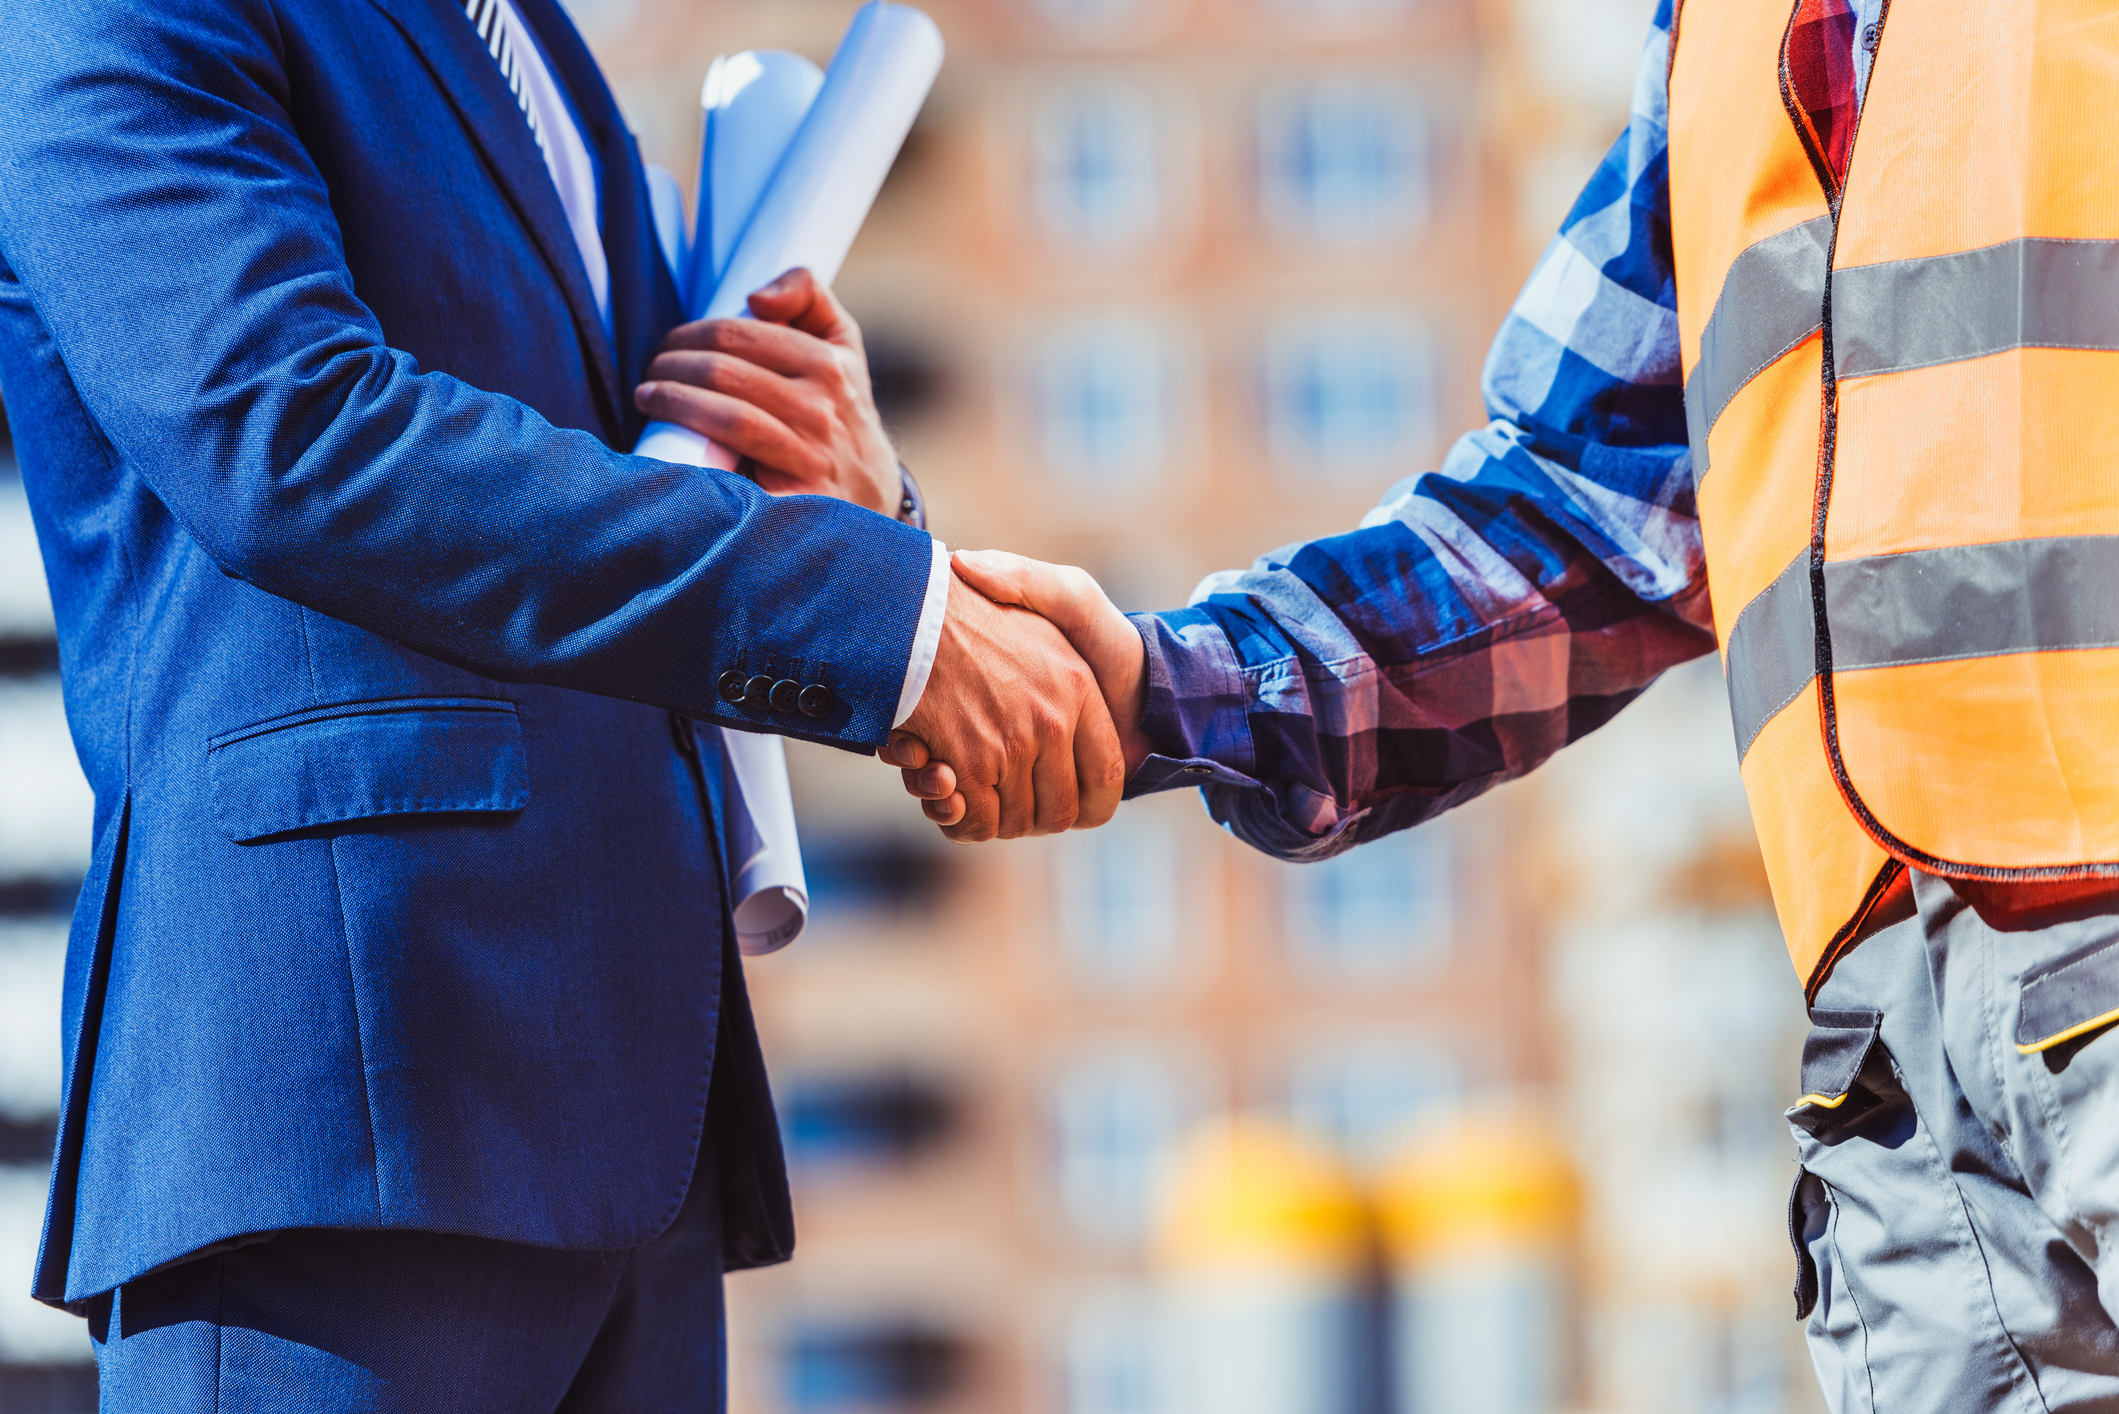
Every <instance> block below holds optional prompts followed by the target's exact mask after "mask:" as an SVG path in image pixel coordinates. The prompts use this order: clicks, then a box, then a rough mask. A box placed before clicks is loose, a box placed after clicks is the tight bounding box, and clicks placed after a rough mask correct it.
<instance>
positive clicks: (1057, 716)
mask: <svg viewBox="0 0 2119 1414" xmlns="http://www.w3.org/2000/svg"><path fill="white" fill-rule="evenodd" d="M750 311H751V313H752V314H753V315H754V316H756V317H755V318H752V319H701V320H695V321H693V322H692V323H689V324H683V325H679V326H678V327H677V328H675V329H673V330H671V331H670V334H669V337H668V338H667V339H665V340H664V341H663V345H662V349H661V351H660V352H659V353H658V354H657V355H656V356H655V359H654V361H653V362H652V363H650V364H649V365H648V369H647V377H646V379H645V381H643V382H642V383H641V384H640V386H639V387H638V388H637V389H635V390H634V394H633V397H634V402H635V404H636V405H637V406H638V407H639V409H640V410H641V411H642V412H643V413H645V414H647V415H648V416H649V417H652V418H659V419H661V420H663V421H666V422H674V423H678V424H680V425H682V426H685V427H689V428H691V429H692V430H693V431H695V432H697V433H699V434H701V435H702V436H706V437H710V438H712V439H713V440H715V441H717V442H719V443H721V444H722V445H723V446H725V447H727V448H729V449H730V450H732V451H734V452H736V453H737V454H738V455H740V456H742V457H743V458H745V469H746V471H747V472H748V473H749V474H750V475H752V476H753V477H754V478H755V479H756V480H757V483H758V485H759V486H760V487H762V488H763V489H765V490H766V491H769V492H772V493H773V494H775V495H796V494H808V495H823V496H836V497H838V498H840V499H841V500H846V501H852V502H854V503H855V504H857V505H862V506H866V507H868V508H869V509H871V510H877V511H885V512H886V513H887V511H888V510H889V509H890V508H893V507H895V506H896V505H897V503H898V499H899V496H900V494H901V489H900V483H899V470H898V461H897V455H896V453H895V451H894V450H893V449H892V447H891V445H890V439H889V436H888V434H886V433H885V432H884V430H883V424H882V420H881V418H880V417H878V415H877V413H876V406H875V398H874V395H873V392H872V390H871V388H870V385H869V376H868V357H867V354H866V352H865V350H864V349H863V346H862V341H861V331H860V328H859V326H858V325H857V324H856V323H855V322H854V320H853V318H852V317H851V316H850V315H848V314H847V312H846V310H845V309H844V308H843V307H842V306H841V305H840V304H839V301H838V299H837V298H836V297H835V296H834V295H833V294H832V292H831V290H830V289H829V288H828V287H827V286H825V285H824V284H823V283H822V282H821V281H818V280H817V279H816V278H815V277H814V276H812V275H811V273H810V272H809V271H807V270H802V269H796V270H790V271H788V272H787V273H786V274H785V275H782V276H780V278H778V279H777V280H774V281H773V282H772V283H771V284H769V285H767V286H765V287H764V288H763V289H761V290H759V291H757V292H756V293H755V294H753V295H752V296H751V297H750ZM952 567H953V569H954V571H955V573H954V575H953V576H952V577H951V580H950V586H949V605H948V611H947V613H946V615H945V616H944V619H943V624H942V635H941V640H940V642H939V644H938V645H937V647H936V651H935V658H934V665H933V668H932V669H931V671H930V672H929V674H928V679H927V687H926V690H925V692H924V694H923V695H922V696H921V698H920V701H919V705H918V706H917V707H916V708H915V709H914V710H913V712H912V715H911V716H909V717H907V718H906V720H905V723H904V726H903V727H902V729H900V730H899V731H897V732H894V733H893V734H892V736H891V739H890V742H889V744H888V745H887V746H886V747H885V749H884V750H883V752H882V756H883V759H884V760H885V761H887V762H889V763H890V764H892V765H895V766H898V767H900V768H902V769H903V771H904V777H905V789H906V790H907V791H908V792H909V793H910V794H912V795H914V796H916V797H918V798H919V799H920V800H921V801H922V802H923V806H922V808H923V809H924V810H925V811H926V813H927V816H928V818H930V819H932V820H933V821H934V822H935V823H936V824H938V825H940V826H941V827H942V833H943V834H945V835H947V836H948V837H949V838H951V839H953V840H958V841H962V842H964V843H972V842H976V841H981V840H990V839H995V838H999V839H1015V838H1017V837H1019V836H1022V835H1031V834H1050V833H1055V832H1057V831H1060V830H1067V829H1085V828H1089V827H1091V826H1096V825H1101V824H1103V823H1104V822H1105V821H1107V820H1109V819H1110V818H1111V815H1112V812H1113V811H1115V810H1116V809H1117V808H1118V802H1119V796H1120V794H1121V793H1122V792H1123V790H1124V788H1125V782H1126V778H1127V777H1128V776H1129V775H1131V774H1132V772H1133V770H1134V769H1135V768H1136V767H1138V766H1139V765H1140V762H1141V760H1142V758H1143V757H1145V756H1146V755H1147V750H1148V749H1147V744H1146V741H1145V739H1144V738H1142V737H1141V735H1140V719H1141V707H1142V698H1143V690H1144V678H1145V675H1144V670H1143V662H1144V650H1143V648H1142V646H1141V640H1140V635H1139V634H1138V633H1137V632H1136V631H1135V630H1134V628H1133V626H1132V624H1131V623H1129V622H1128V621H1127V620H1126V617H1125V616H1124V615H1123V614H1121V613H1119V611H1118V610H1117V608H1116V607H1114V606H1113V605H1112V603H1111V601H1110V600H1109V599H1108V598H1107V597H1105V595H1104V592H1103V590H1102V589H1101V588H1099V587H1098V586H1097V583H1096V581H1095V580H1093V579H1091V578H1090V577H1089V576H1088V575H1087V574H1086V573H1084V572H1083V571H1081V570H1077V569H1068V568H1065V567H1063V566H1058V565H1048V564H1043V563H1041V562H1039V561H1036V560H1030V559H1025V558H1023V557H1022V556H1020V555H1011V554H1005V553H1001V552H997V551H984V552H978V553H967V552H961V551H960V552H958V554H957V555H956V556H955V558H954V559H953V561H952Z"/></svg>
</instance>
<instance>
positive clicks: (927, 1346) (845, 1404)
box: [782, 1319, 969, 1414]
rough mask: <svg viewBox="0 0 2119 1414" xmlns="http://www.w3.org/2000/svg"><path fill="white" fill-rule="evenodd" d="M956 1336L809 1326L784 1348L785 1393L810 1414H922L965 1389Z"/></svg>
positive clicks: (901, 1326) (893, 1324) (881, 1327)
mask: <svg viewBox="0 0 2119 1414" xmlns="http://www.w3.org/2000/svg"><path fill="white" fill-rule="evenodd" d="M968 1356H969V1351H968V1349H967V1347H966V1345H965V1342H964V1341H963V1340H962V1339H961V1338H959V1337H958V1336H956V1335H954V1334H952V1333H949V1332H946V1331H939V1330H934V1329H930V1328H928V1327H926V1326H922V1325H916V1324H910V1323H905V1322H902V1321H896V1320H889V1319H884V1320H878V1321H873V1322H843V1321H833V1322H815V1323H804V1324H802V1325H799V1326H797V1327H796V1328H795V1329H794V1330H793V1331H792V1332H790V1333H789V1335H788V1338H787V1340H786V1343H785V1345H784V1347H783V1357H782V1358H783V1361H784V1364H783V1367H782V1370H783V1380H784V1383H783V1392H784V1395H785V1398H786V1401H787V1405H788V1407H789V1408H790V1409H796V1410H802V1411H805V1414H881V1411H884V1410H894V1409H925V1408H928V1407H929V1406H931V1405H934V1404H937V1403H940V1402H942V1401H944V1400H946V1399H948V1398H949V1397H950V1396H951V1395H952V1394H954V1393H955V1392H956V1391H957V1390H958V1389H959V1388H960V1387H961V1386H962V1384H963V1383H964V1371H965V1366H966V1364H967V1362H968Z"/></svg>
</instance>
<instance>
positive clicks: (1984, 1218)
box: [1788, 878, 2119, 1414]
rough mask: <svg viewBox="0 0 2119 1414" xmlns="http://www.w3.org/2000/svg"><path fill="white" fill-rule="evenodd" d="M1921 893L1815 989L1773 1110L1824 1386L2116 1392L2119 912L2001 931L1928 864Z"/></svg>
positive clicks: (1945, 1406)
mask: <svg viewBox="0 0 2119 1414" xmlns="http://www.w3.org/2000/svg"><path fill="white" fill-rule="evenodd" d="M1914 899H1915V902H1916V904H1917V906H1918V910H1919V911H1918V915H1917V916H1916V917H1914V918H1912V919H1909V920H1907V921H1905V922H1902V923H1898V924H1894V925H1893V926H1891V927H1889V928H1887V929H1885V930H1883V931H1881V932H1879V933H1878V934H1877V935H1876V936H1875V937H1873V938H1870V939H1868V940H1867V941H1865V942H1863V943H1862V944H1861V945H1860V946H1859V947H1857V948H1856V949H1855V950H1854V951H1853V952H1852V953H1850V954H1849V955H1848V956H1847V957H1846V958H1845V959H1843V960H1842V961H1841V962H1840V963H1839V965H1838V967H1837V968H1836V969H1835V971H1834V972H1833V975H1832V976H1831V978H1830V979H1829V980H1828V981H1827V982H1826V983H1825V985H1824V987H1823V989H1822V990H1821V991H1820V993H1819V995H1818V997H1817V1000H1816V1003H1815V1004H1814V1005H1813V1006H1812V1008H1811V1021H1812V1023H1813V1029H1812V1031H1811V1034H1810V1038H1809V1042H1808V1044H1807V1045H1806V1047H1805V1048H1804V1055H1803V1076H1802V1081H1803V1092H1804V1093H1805V1095H1806V1096H1810V1097H1815V1098H1812V1099H1810V1102H1809V1103H1807V1104H1798V1105H1797V1106H1796V1107H1795V1108H1794V1109H1792V1110H1790V1111H1789V1112H1788V1117H1789V1122H1790V1125H1791V1126H1792V1127H1793V1129H1794V1131H1795V1137H1796V1143H1797V1146H1798V1148H1799V1150H1800V1157H1801V1163H1802V1170H1801V1172H1800V1174H1799V1175H1798V1176H1797V1180H1796V1185H1795V1191H1794V1193H1793V1194H1792V1195H1791V1197H1790V1201H1789V1215H1788V1217H1789V1233H1790V1237H1791V1239H1792V1240H1793V1241H1794V1244H1795V1248H1796V1260H1797V1267H1798V1272H1797V1287H1796V1305H1797V1310H1798V1313H1799V1314H1801V1315H1802V1316H1804V1317H1805V1318H1806V1320H1807V1333H1808V1336H1809V1344H1810V1352H1811V1356H1812V1359H1813V1360H1814V1361H1815V1362H1816V1365H1817V1373H1818V1377H1819V1379H1820V1380H1821V1381H1822V1382H1823V1384H1824V1389H1825V1398H1826V1401H1827V1402H1828V1403H1829V1404H1830V1406H1831V1407H1832V1409H1833V1411H1834V1414H1855V1412H1856V1411H1861V1414H1869V1411H1878V1414H1929V1411H1935V1412H1936V1414H1940V1411H1945V1410H1947V1411H1952V1414H1957V1411H1963V1414H1973V1411H1981V1414H1984V1411H1989V1410H2011V1411H2023V1414H2036V1412H2037V1411H2047V1410H2051V1411H2059V1410H2093V1409H2094V1410H2104V1411H2115V1412H2119V1325H2115V1322H2114V1315H2115V1313H2119V1034H2114V1033H2115V1032H2119V1025H2115V1024H2114V1023H2113V1021H2112V1020H2111V1019H2110V1017H2108V1016H2107V1013H2114V1012H2119V917H2114V916H2109V915H2107V916H2102V917H2092V918H2088V919H2080V920H2076V921H2070V922H2064V923H2060V924H2056V925H2052V926H2048V927H2044V928H2041V929H2038V930H2035V931H2017V932H1999V931H1996V930H1995V929H1993V928H1990V927H1988V926H1987V925H1986V924H1985V923H1984V922H1982V921H1981V919H1980V918H1979V916H1978V915H1977V914H1976V913H1974V912H1973V911H1972V910H1971V909H1970V908H1969V907H1967V906H1966V905H1965V904H1964V902H1963V901H1962V900H1961V899H1960V898H1959V897H1958V896H1957V894H1955V893H1954V892H1952V891H1951V889H1950V887H1949V886H1948V885H1947V884H1945V883H1942V882H1941V881H1938V880H1935V879H1932V878H1916V879H1915V881H1914ZM2071 1032H2072V1033H2075V1034H2073V1035H2070V1034H2069V1033H2071ZM2054 1037H2064V1038H2066V1039H2063V1040H2060V1041H2059V1042H2058V1043H2056V1044H2050V1045H2047V1046H2046V1048H2045V1049H2042V1050H2029V1051H2026V1050H2025V1049H2023V1048H2025V1047H2036V1046H2039V1045H2041V1044H2042V1043H2046V1042H2049V1041H2051V1040H2052V1038H2054ZM1841 1097H1843V1098H1841Z"/></svg>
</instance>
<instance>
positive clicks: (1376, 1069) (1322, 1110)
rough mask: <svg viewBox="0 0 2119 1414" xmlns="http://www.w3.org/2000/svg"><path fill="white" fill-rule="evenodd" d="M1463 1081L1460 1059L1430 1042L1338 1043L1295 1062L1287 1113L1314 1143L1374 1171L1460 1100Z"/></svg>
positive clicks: (1392, 1039)
mask: <svg viewBox="0 0 2119 1414" xmlns="http://www.w3.org/2000/svg"><path fill="white" fill-rule="evenodd" d="M1458 1083H1459V1082H1458V1074H1457V1066H1456V1062H1455V1060H1454V1059H1453V1058H1452V1057H1451V1056H1450V1055H1449V1053H1448V1052H1446V1051H1443V1050H1440V1049H1438V1048H1436V1047H1434V1046H1432V1045H1427V1044H1423V1043H1422V1042H1419V1041H1413V1040H1405V1039H1401V1038H1398V1037H1389V1036H1385V1037H1375V1038H1371V1039H1366V1040H1359V1041H1353V1042H1338V1043H1335V1044H1333V1045H1330V1046H1326V1047H1322V1048H1319V1049H1317V1050H1314V1051H1311V1052H1310V1053H1308V1054H1306V1055H1304V1056H1302V1057H1300V1058H1299V1059H1298V1060H1297V1061H1296V1062H1295V1064H1294V1066H1293V1068H1292V1070H1291V1071H1290V1073H1289V1076H1288V1110H1289V1113H1290V1115H1291V1117H1292V1118H1293V1119H1294V1122H1295V1124H1296V1126H1297V1127H1298V1128H1300V1129H1301V1130H1302V1131H1303V1132H1304V1133H1306V1134H1308V1135H1309V1136H1310V1137H1311V1138H1312V1139H1313V1140H1315V1141H1316V1142H1318V1143H1320V1144H1323V1145H1327V1146H1329V1147H1330V1148H1332V1149H1333V1150H1335V1151H1337V1152H1338V1153H1339V1154H1340V1155H1341V1156H1342V1157H1344V1158H1345V1159H1346V1161H1347V1162H1348V1163H1349V1164H1351V1165H1353V1166H1354V1167H1355V1168H1356V1169H1360V1170H1374V1169H1375V1168H1376V1167H1377V1166H1379V1165H1382V1164H1385V1163H1388V1162H1389V1161H1390V1159H1391V1157H1392V1156H1393V1155H1394V1154H1395V1153H1396V1152H1397V1151H1398V1150H1399V1148H1400V1147H1401V1146H1402V1145H1403V1144H1404V1142H1405V1138H1406V1136H1407V1135H1408V1134H1409V1133H1411V1132H1412V1131H1413V1130H1414V1129H1416V1128H1418V1127H1419V1126H1420V1125H1422V1124H1424V1123H1428V1122H1431V1121H1433V1120H1434V1119H1436V1118H1437V1117H1439V1116H1440V1115H1441V1114H1443V1113H1445V1112H1446V1111H1447V1110H1448V1109H1449V1108H1450V1106H1451V1105H1453V1104H1454V1103H1455V1101H1456V1098H1457V1093H1458Z"/></svg>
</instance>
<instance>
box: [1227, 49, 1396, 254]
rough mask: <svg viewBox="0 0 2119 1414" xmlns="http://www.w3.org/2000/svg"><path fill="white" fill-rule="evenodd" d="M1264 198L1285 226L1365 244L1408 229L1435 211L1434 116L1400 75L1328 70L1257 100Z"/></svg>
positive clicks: (1270, 218)
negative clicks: (1431, 179) (1396, 79)
mask: <svg viewBox="0 0 2119 1414" xmlns="http://www.w3.org/2000/svg"><path fill="white" fill-rule="evenodd" d="M1258 166H1259V174H1258V175H1259V183H1258V185H1259V198H1260V202H1261V204H1262V206H1263V213H1262V214H1263V215H1264V218H1265V222H1266V224H1267V225H1268V226H1269V227H1271V228H1272V229H1274V230H1276V231H1279V232H1281V233H1283V234H1285V235H1290V236H1297V237H1302V238H1306V239H1310V240H1319V241H1326V242H1332V243H1360V242H1366V241H1376V240H1382V239H1387V238H1389V237H1392V236H1398V235H1403V234H1404V233H1405V232H1407V231H1409V230H1411V229H1413V228H1414V227H1415V226H1417V225H1418V224H1419V223H1420V222H1422V221H1423V220H1425V219H1426V217H1427V212H1428V200H1429V194H1428V135H1427V121H1426V118H1425V116H1424V115H1423V114H1422V112H1421V108H1420V104H1419V100H1418V99H1416V98H1415V97H1414V95H1413V91H1412V89H1411V88H1410V87H1409V86H1407V85H1405V84H1402V83H1392V82H1386V81H1380V80H1362V79H1327V80H1320V81H1315V82H1310V83H1303V84H1293V85H1289V86H1287V87H1283V88H1277V89H1274V90H1272V91H1270V92H1269V93H1267V94H1266V95H1265V96H1264V97H1263V98H1262V99H1261V100H1260V101H1259V106H1258Z"/></svg>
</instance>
